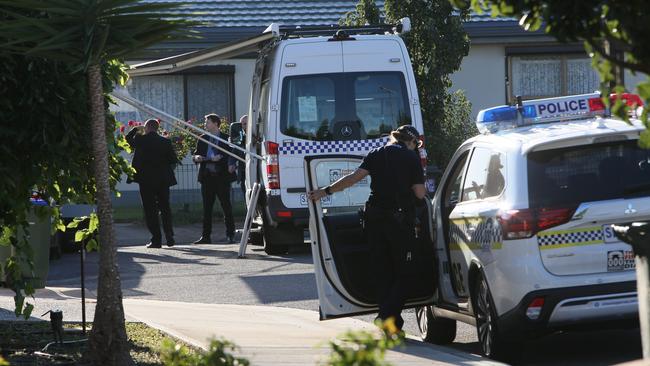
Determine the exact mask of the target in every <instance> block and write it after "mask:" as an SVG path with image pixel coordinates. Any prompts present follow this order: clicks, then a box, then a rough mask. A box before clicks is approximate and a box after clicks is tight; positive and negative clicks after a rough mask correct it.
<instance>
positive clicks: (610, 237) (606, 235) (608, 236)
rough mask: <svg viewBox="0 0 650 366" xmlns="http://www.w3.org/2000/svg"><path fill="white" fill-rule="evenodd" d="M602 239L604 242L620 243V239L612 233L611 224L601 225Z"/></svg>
mask: <svg viewBox="0 0 650 366" xmlns="http://www.w3.org/2000/svg"><path fill="white" fill-rule="evenodd" d="M603 241H604V242H605V243H620V240H618V238H617V237H616V235H615V234H614V229H613V228H612V225H603Z"/></svg>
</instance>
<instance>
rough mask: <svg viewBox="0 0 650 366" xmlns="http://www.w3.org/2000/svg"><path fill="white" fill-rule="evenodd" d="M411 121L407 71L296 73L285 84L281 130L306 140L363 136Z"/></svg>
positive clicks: (383, 132)
mask: <svg viewBox="0 0 650 366" xmlns="http://www.w3.org/2000/svg"><path fill="white" fill-rule="evenodd" d="M410 123H411V113H410V105H409V103H408V92H407V89H406V83H405V81H404V75H403V74H402V73H401V72H349V73H332V74H316V75H300V76H291V77H287V78H285V79H284V81H283V84H282V101H281V107H280V130H281V131H282V133H284V134H285V135H287V136H292V137H297V138H301V139H306V140H317V141H332V140H360V139H375V138H380V137H382V136H385V135H387V134H388V133H390V131H392V130H395V129H396V128H397V127H399V126H401V125H405V124H410Z"/></svg>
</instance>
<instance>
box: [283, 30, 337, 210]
mask: <svg viewBox="0 0 650 366" xmlns="http://www.w3.org/2000/svg"><path fill="white" fill-rule="evenodd" d="M341 72H343V61H342V56H341V42H324V41H319V42H316V41H315V40H312V39H305V40H304V42H295V43H290V44H287V45H286V46H285V47H284V49H283V50H282V62H281V64H280V82H279V83H278V87H279V89H278V92H277V93H276V94H275V97H276V98H277V101H275V102H273V104H276V105H279V106H280V111H279V112H280V114H283V115H286V116H287V117H286V119H287V121H286V122H285V123H286V124H287V126H299V127H295V129H296V130H295V131H294V130H293V129H294V127H284V128H283V127H282V126H280V125H281V124H282V122H280V121H278V127H277V128H278V141H277V142H278V144H279V145H280V148H279V153H280V156H279V160H278V163H279V166H280V187H281V191H280V194H281V199H282V204H283V205H284V206H285V207H287V208H307V201H306V199H305V182H304V170H303V158H304V156H305V155H306V154H314V153H318V152H320V151H322V150H323V148H325V147H326V146H322V143H317V142H313V141H306V139H302V138H298V137H296V136H299V135H301V134H302V133H306V132H308V131H317V130H318V129H319V128H320V126H321V125H322V123H323V121H329V120H331V119H332V118H333V117H334V115H335V109H334V105H335V104H336V95H337V92H336V86H335V85H334V83H333V82H332V80H331V79H330V78H327V77H322V76H319V74H337V73H341ZM289 80H292V81H289ZM294 95H297V96H298V97H296V98H295V99H292V100H291V101H290V102H289V101H283V99H291V97H292V96H294ZM280 114H278V115H280ZM283 130H290V131H293V132H294V133H283Z"/></svg>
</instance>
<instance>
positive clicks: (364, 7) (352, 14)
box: [339, 0, 380, 26]
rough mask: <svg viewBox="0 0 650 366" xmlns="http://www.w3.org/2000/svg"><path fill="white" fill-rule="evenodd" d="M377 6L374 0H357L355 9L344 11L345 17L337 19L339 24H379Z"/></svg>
mask: <svg viewBox="0 0 650 366" xmlns="http://www.w3.org/2000/svg"><path fill="white" fill-rule="evenodd" d="M379 21H380V20H379V8H377V5H376V4H375V0H359V3H358V4H357V6H356V7H355V10H353V11H349V12H347V13H345V17H344V18H342V19H340V20H339V24H340V25H349V26H361V25H365V24H366V23H367V24H370V25H374V24H379Z"/></svg>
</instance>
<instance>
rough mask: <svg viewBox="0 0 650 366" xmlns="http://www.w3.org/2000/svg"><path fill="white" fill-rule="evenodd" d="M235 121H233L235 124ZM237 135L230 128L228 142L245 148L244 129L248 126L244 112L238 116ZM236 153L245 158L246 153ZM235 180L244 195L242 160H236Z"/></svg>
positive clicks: (244, 167) (244, 174)
mask: <svg viewBox="0 0 650 366" xmlns="http://www.w3.org/2000/svg"><path fill="white" fill-rule="evenodd" d="M235 124H236V123H233V125H235ZM239 125H240V128H239V132H238V133H239V136H233V133H232V131H233V128H232V126H231V128H230V131H231V133H230V142H232V143H234V144H237V145H239V146H240V147H241V148H243V149H245V148H246V129H247V128H248V115H247V114H244V115H243V116H241V117H240V118H239ZM237 155H238V156H240V157H241V158H242V159H246V154H244V153H243V152H240V151H238V152H237ZM237 181H239V187H240V188H241V191H242V193H243V194H244V195H246V163H244V162H242V161H237Z"/></svg>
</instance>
